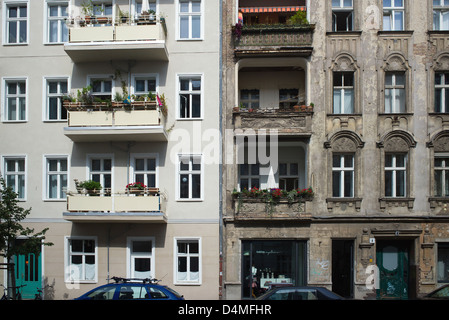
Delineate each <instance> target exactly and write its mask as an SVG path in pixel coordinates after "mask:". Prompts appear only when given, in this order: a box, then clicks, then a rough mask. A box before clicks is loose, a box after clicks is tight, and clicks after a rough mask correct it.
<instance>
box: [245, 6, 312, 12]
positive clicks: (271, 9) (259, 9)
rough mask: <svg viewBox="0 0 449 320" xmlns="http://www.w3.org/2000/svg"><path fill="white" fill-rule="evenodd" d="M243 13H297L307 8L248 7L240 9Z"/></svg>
mask: <svg viewBox="0 0 449 320" xmlns="http://www.w3.org/2000/svg"><path fill="white" fill-rule="evenodd" d="M239 10H240V11H242V12H243V13H264V12H296V11H306V10H307V7H303V6H289V7H247V8H239Z"/></svg>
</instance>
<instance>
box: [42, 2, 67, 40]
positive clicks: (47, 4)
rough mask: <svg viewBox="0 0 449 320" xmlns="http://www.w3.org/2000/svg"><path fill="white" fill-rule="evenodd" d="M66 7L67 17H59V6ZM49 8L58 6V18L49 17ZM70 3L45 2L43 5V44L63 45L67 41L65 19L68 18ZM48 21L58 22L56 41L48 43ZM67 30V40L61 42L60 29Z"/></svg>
mask: <svg viewBox="0 0 449 320" xmlns="http://www.w3.org/2000/svg"><path fill="white" fill-rule="evenodd" d="M64 5H66V6H67V16H64V15H61V13H62V11H61V6H64ZM50 6H58V16H50ZM69 13H70V2H69V1H67V0H46V1H45V5H44V23H45V32H44V44H63V43H65V42H68V41H69V29H68V27H67V25H66V19H68V18H69ZM50 21H58V30H57V33H58V36H57V38H58V39H57V41H50V30H51V28H50ZM64 27H65V28H67V39H66V41H63V40H64V39H63V33H62V29H63V28H64Z"/></svg>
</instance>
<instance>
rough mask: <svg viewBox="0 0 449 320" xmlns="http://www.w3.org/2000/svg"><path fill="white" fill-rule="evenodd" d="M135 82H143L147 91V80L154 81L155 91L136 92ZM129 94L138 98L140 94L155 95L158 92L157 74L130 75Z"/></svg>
mask: <svg viewBox="0 0 449 320" xmlns="http://www.w3.org/2000/svg"><path fill="white" fill-rule="evenodd" d="M137 80H145V86H146V89H148V80H155V81H156V84H155V91H137V86H136V81H137ZM130 89H131V92H130V94H134V95H136V96H139V95H141V94H148V93H149V92H152V93H154V94H156V93H157V92H158V91H159V74H157V73H134V74H132V75H131V87H130Z"/></svg>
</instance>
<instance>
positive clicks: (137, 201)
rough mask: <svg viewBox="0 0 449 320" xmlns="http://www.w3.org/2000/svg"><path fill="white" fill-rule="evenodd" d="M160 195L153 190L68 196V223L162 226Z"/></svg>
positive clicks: (66, 216)
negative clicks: (114, 222) (129, 223)
mask: <svg viewBox="0 0 449 320" xmlns="http://www.w3.org/2000/svg"><path fill="white" fill-rule="evenodd" d="M163 211H164V210H163V209H162V201H161V195H160V194H159V192H158V190H156V189H154V188H145V189H144V190H141V191H138V192H129V191H128V192H116V193H111V192H110V190H107V189H106V190H102V192H92V193H90V192H76V193H73V192H68V193H67V212H66V213H64V218H65V219H66V220H70V221H79V222H81V221H102V222H108V221H109V222H111V221H121V222H124V221H141V222H165V221H166V216H165V214H164V212H163Z"/></svg>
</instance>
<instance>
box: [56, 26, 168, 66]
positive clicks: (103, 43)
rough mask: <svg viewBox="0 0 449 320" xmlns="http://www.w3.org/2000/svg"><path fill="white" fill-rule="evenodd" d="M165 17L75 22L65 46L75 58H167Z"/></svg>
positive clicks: (85, 60)
mask: <svg viewBox="0 0 449 320" xmlns="http://www.w3.org/2000/svg"><path fill="white" fill-rule="evenodd" d="M166 36H167V28H166V25H165V19H160V20H157V21H154V22H148V23H145V24H139V23H124V24H122V23H111V24H97V25H95V24H91V25H86V24H80V23H73V24H71V25H70V28H69V42H68V43H66V44H65V45H64V50H65V51H66V52H67V54H68V55H69V56H70V57H71V58H72V60H73V61H75V62H90V61H101V60H103V61H107V60H111V59H113V60H120V59H128V60H129V59H134V60H143V59H151V60H163V61H167V60H168V52H167V49H166V46H165V39H166Z"/></svg>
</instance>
